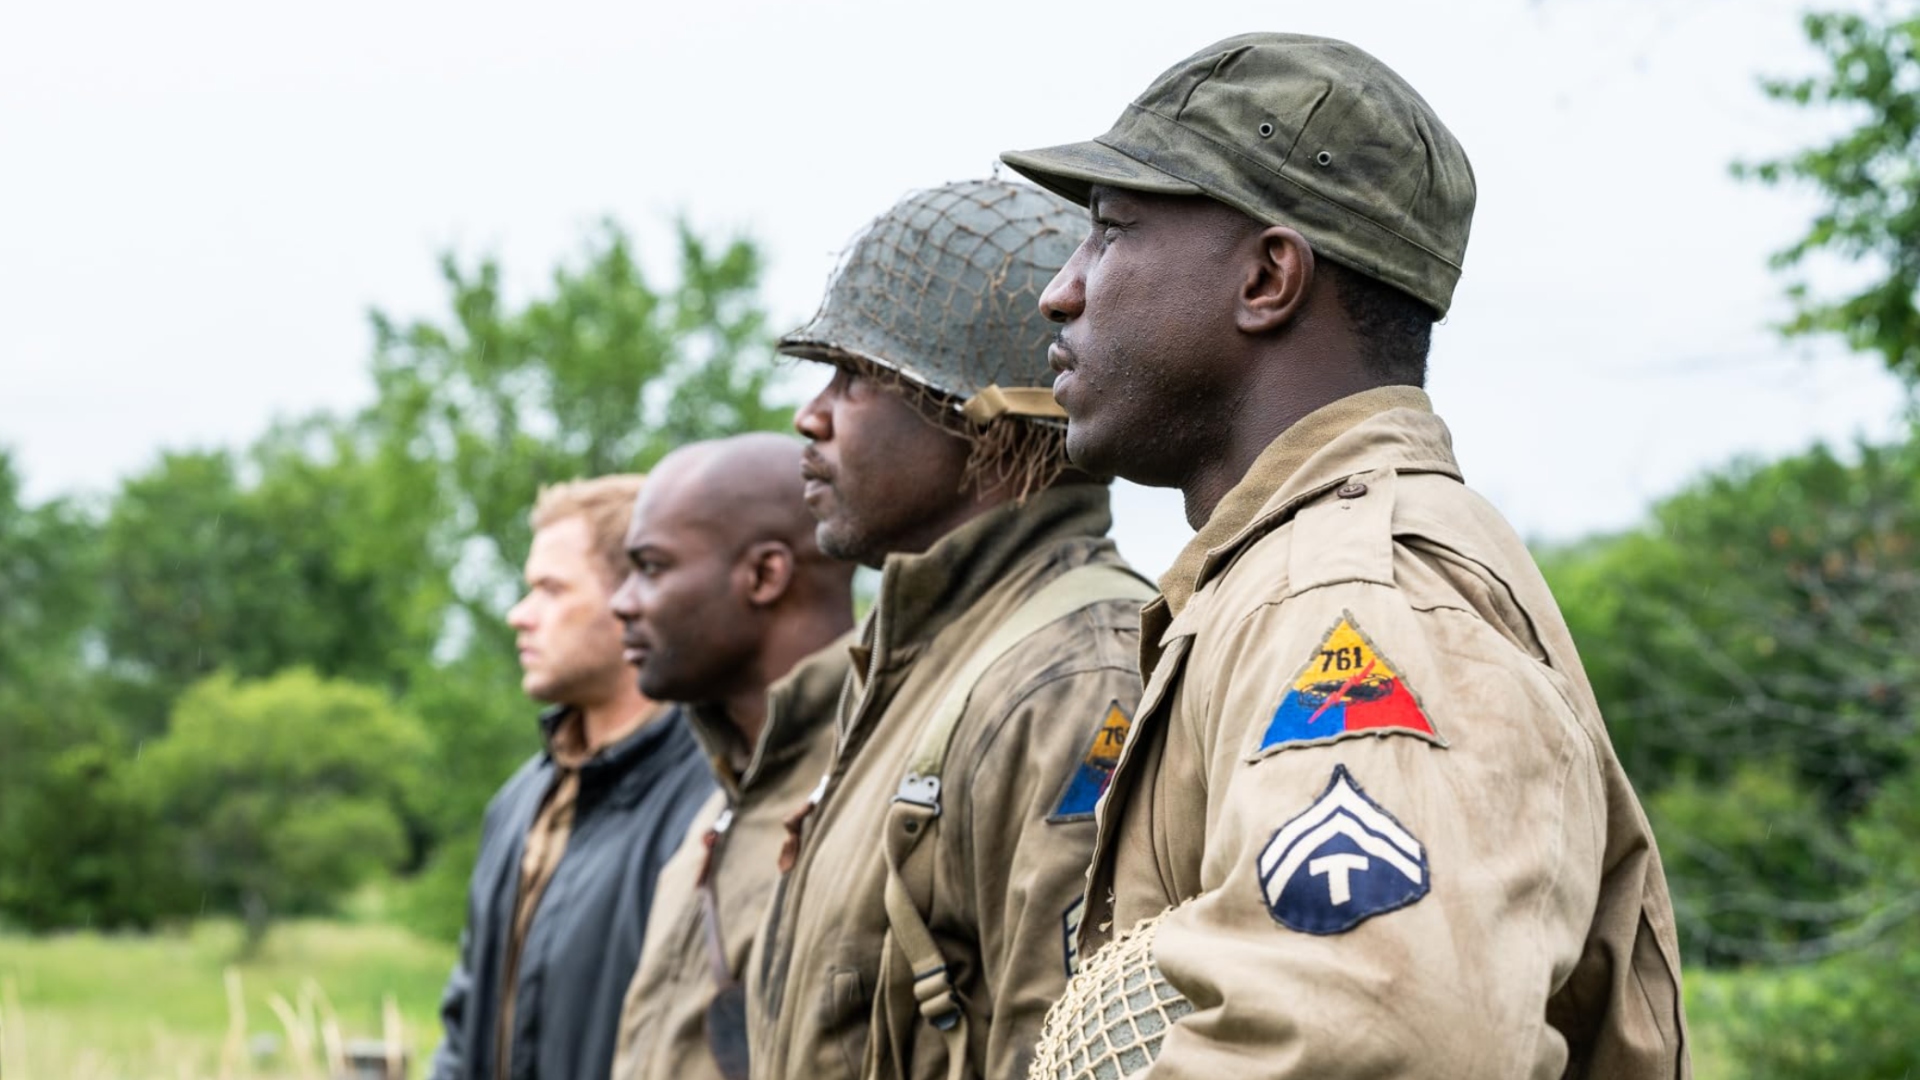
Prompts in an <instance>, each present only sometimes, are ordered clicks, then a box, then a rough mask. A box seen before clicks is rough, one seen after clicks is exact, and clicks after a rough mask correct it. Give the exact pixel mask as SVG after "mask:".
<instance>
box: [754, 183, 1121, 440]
mask: <svg viewBox="0 0 1920 1080" xmlns="http://www.w3.org/2000/svg"><path fill="white" fill-rule="evenodd" d="M1085 232H1086V214H1085V212H1084V211H1082V210H1080V209H1079V208H1078V207H1075V206H1074V205H1072V204H1071V203H1068V202H1066V201H1065V200H1063V199H1060V198H1058V197H1056V196H1054V195H1052V194H1050V193H1048V192H1045V191H1042V190H1041V189H1039V188H1036V187H1033V186H1031V185H1028V184H1023V183H1015V182H1012V181H1006V180H968V181H964V182H961V183H957V184H947V185H945V186H942V187H937V188H929V189H927V190H925V191H917V192H914V193H913V194H911V195H908V196H907V197H906V198H904V199H902V200H900V202H899V203H897V204H895V205H894V207H893V209H891V210H889V211H887V212H886V213H885V214H882V215H881V216H880V217H878V218H876V219H875V220H874V221H873V222H872V223H871V224H869V225H868V226H867V227H866V229H865V230H863V231H862V232H861V233H860V235H859V236H858V237H856V238H855V240H854V242H853V246H852V247H851V248H850V249H849V250H848V251H847V253H846V255H845V256H843V257H842V259H841V261H840V265H839V267H838V268H837V269H836V270H835V271H834V275H833V279H832V281H831V282H830V283H829V284H828V286H827V295H826V299H824V300H822V301H821V303H820V310H819V312H818V313H817V314H815V315H814V317H813V319H812V320H811V321H810V322H808V323H807V324H806V325H805V326H802V327H801V328H800V329H798V330H795V331H793V332H792V333H790V334H787V335H786V336H785V337H782V338H781V339H780V346H779V348H780V351H781V352H783V353H786V354H787V355H789V356H797V357H801V358H803V359H808V360H819V361H824V362H826V363H835V364H839V363H846V362H848V361H859V362H865V363H867V364H872V365H877V366H878V367H881V368H885V369H886V370H888V371H891V372H893V373H895V374H897V375H898V376H900V378H902V379H903V380H905V381H907V382H909V383H912V384H914V385H916V386H918V387H920V388H922V389H924V390H928V391H932V392H933V393H934V394H936V395H939V396H940V397H942V398H945V399H946V402H945V405H946V407H947V408H948V409H949V410H951V411H957V412H959V413H960V414H961V415H963V416H964V417H965V418H966V419H967V420H969V421H971V422H972V423H973V424H975V425H988V424H991V423H993V422H994V421H995V420H997V419H999V418H1000V417H1003V416H1010V417H1025V418H1028V419H1030V420H1040V421H1048V422H1059V423H1064V421H1065V418H1066V414H1065V413H1064V412H1062V411H1061V409H1060V406H1059V405H1057V404H1055V402H1054V400H1053V391H1052V389H1051V387H1052V385H1053V372H1052V370H1051V369H1050V368H1049V367H1048V365H1047V345H1048V343H1049V342H1050V341H1052V339H1053V326H1052V324H1051V323H1049V322H1048V321H1047V319H1046V317H1045V316H1044V315H1042V314H1041V313H1040V307H1039V300H1040V293H1041V291H1042V290H1043V289H1045V288H1046V287H1047V283H1048V282H1049V281H1052V280H1053V276H1054V275H1055V274H1056V273H1058V272H1059V271H1060V268H1061V267H1062V266H1064V265H1066V262H1067V260H1068V259H1069V258H1071V257H1072V255H1073V252H1074V249H1075V248H1076V247H1078V246H1079V244H1080V238H1081V236H1083V235H1084V234H1085ZM961 433H962V434H964V432H961Z"/></svg>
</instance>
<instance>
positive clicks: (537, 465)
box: [367, 222, 792, 653]
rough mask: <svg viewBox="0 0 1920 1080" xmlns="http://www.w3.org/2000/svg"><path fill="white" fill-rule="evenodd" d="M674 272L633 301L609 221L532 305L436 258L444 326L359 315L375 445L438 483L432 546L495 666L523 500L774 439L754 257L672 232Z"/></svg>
mask: <svg viewBox="0 0 1920 1080" xmlns="http://www.w3.org/2000/svg"><path fill="white" fill-rule="evenodd" d="M677 238H678V251H679V267H678V276H677V279H676V280H675V281H674V282H673V284H671V285H670V286H668V287H665V288H656V287H654V286H652V285H650V284H649V283H648V281H647V279H646V276H645V274H644V273H643V271H642V269H641V267H640V265H639V264H638V262H637V261H636V260H635V258H634V254H633V247H632V242H631V240H630V239H629V237H628V236H627V234H626V233H625V232H624V231H623V230H621V229H620V228H619V227H618V226H616V225H614V224H613V223H612V222H607V223H604V224H603V225H602V226H601V227H600V229H599V231H598V232H597V233H595V234H594V235H593V236H592V237H591V238H590V239H589V242H588V243H587V246H586V250H585V252H584V253H583V258H582V260H581V262H580V263H579V264H578V265H571V266H569V265H563V266H561V267H560V268H559V269H557V270H555V271H554V274H553V280H552V290H551V293H550V294H549V295H545V296H540V297H536V298H534V299H532V300H530V301H528V302H526V303H524V304H522V305H519V306H514V305H511V304H509V302H508V301H507V299H506V298H505V295H504V290H503V283H502V275H501V270H500V266H499V264H498V263H497V262H496V261H495V260H493V259H491V258H484V259H481V260H480V261H479V262H478V264H477V265H475V266H473V267H471V268H466V267H463V266H462V265H461V263H460V261H459V260H458V259H457V258H456V257H455V256H453V255H451V254H449V255H447V256H444V257H443V258H442V260H441V267H440V269H441V276H442V277H443V279H444V280H445V282H446V284H447V288H448V291H449V293H450V296H449V301H450V307H451V309H452V310H451V318H450V319H449V320H448V321H446V322H444V323H442V322H434V321H429V320H417V321H413V322H406V323H402V322H399V321H397V320H395V319H393V318H391V317H390V316H388V315H386V314H384V313H382V312H378V311H376V312H374V313H373V316H372V319H373V329H374V339H375V352H374V380H375V384H376V386H377V387H378V391H379V399H378V403H377V404H376V405H375V406H374V408H373V410H372V412H371V413H370V414H369V416H368V417H367V419H368V421H369V422H370V423H371V425H372V426H373V427H375V428H376V429H378V430H379V431H380V432H381V433H382V436H383V438H384V439H385V440H386V445H388V446H399V447H403V448H405V451H406V452H407V453H408V454H410V455H411V456H414V457H419V458H425V459H430V460H432V461H434V462H435V463H437V464H438V466H439V467H440V470H441V471H440V490H439V496H440V499H441V505H442V506H443V507H444V509H445V511H446V516H445V518H444V527H443V532H442V543H443V546H444V547H445V548H446V549H447V550H448V552H449V554H450V555H451V556H452V557H453V558H455V559H456V560H457V561H458V562H459V564H460V569H461V574H460V576H459V578H458V580H457V585H459V586H460V590H459V591H460V597H461V600H462V601H463V603H464V604H465V605H466V606H467V610H468V614H469V615H470V616H472V623H471V625H470V626H469V628H468V629H469V630H470V631H477V632H478V633H480V634H481V636H483V637H485V638H488V639H490V641H491V643H492V645H493V646H497V647H499V648H500V650H501V651H502V652H503V653H505V652H507V651H510V650H507V649H505V644H506V641H507V640H508V637H509V635H508V634H507V633H506V632H505V631H504V629H502V628H501V627H500V626H499V617H500V615H501V614H502V613H504V611H505V609H506V606H507V603H508V602H509V600H510V596H511V594H512V592H513V591H514V590H515V588H516V587H517V586H516V585H515V584H514V583H515V582H516V581H517V578H518V576H519V563H520V560H521V558H522V557H523V555H524V553H525V551H526V548H527V544H528V540H529V533H528V528H527V524H526V515H527V511H528V509H529V508H530V507H531V505H532V503H533V497H534V494H535V492H536V490H537V489H538V488H539V486H540V485H542V484H546V483H552V482H555V481H559V480H566V479H570V478H573V477H578V476H593V475H599V474H602V473H609V472H626V471H632V470H635V469H645V468H647V467H649V466H651V465H652V464H653V462H655V461H657V460H658V459H659V458H660V457H661V456H662V455H663V454H665V453H666V452H667V451H668V450H670V449H672V448H673V447H675V446H677V445H679V444H681V443H684V442H690V441H693V440H697V439H705V438H711V437H714V436H717V435H726V434H733V433H736V432H740V431H748V430H755V429H780V428H784V427H785V426H787V424H788V423H789V422H790V420H791V417H792V413H791V411H790V410H788V409H784V408H780V407H776V406H774V405H771V404H769V403H768V400H767V399H768V395H769V391H770V390H771V388H772V386H773V383H774V376H775V368H774V367H773V365H772V364H771V363H770V362H769V359H768V355H769V350H768V349H767V348H766V346H767V343H768V341H767V337H768V336H767V332H766V315H765V312H764V310H763V309H762V307H761V304H760V299H759V293H758V288H759V282H760V274H761V259H760V254H759V250H758V248H756V247H755V246H754V245H753V243H752V242H751V241H748V240H746V239H740V238H735V239H732V240H729V241H726V242H724V243H721V244H719V245H713V244H710V243H709V242H708V241H706V240H703V239H702V238H700V237H699V236H697V235H696V234H695V233H694V232H693V231H692V229H691V228H690V227H689V226H687V225H686V224H685V223H684V222H683V223H681V224H680V225H679V226H678V229H677Z"/></svg>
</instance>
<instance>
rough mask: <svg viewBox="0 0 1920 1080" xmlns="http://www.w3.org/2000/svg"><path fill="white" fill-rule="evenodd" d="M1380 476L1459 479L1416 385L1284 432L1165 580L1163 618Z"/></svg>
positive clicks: (1317, 413)
mask: <svg viewBox="0 0 1920 1080" xmlns="http://www.w3.org/2000/svg"><path fill="white" fill-rule="evenodd" d="M1375 469H1392V470H1394V471H1396V472H1438V473H1444V474H1446V475H1448V476H1452V477H1453V478H1455V479H1459V478H1460V466H1459V465H1458V464H1457V463H1456V462H1455V461H1454V457H1453V439H1452V437H1451V436H1450V435H1449V434H1448V433H1447V427H1446V425H1445V424H1444V423H1442V422H1441V420H1440V418H1439V417H1437V416H1435V415H1434V414H1433V404H1432V402H1431V401H1430V400H1429V399H1428V397H1427V395H1426V392H1425V391H1423V390H1420V389H1417V388H1415V387H1411V386H1382V387H1376V388H1375V389H1372V390H1365V391H1362V392H1361V393H1358V394H1353V395H1351V396H1348V397H1344V398H1341V399H1340V400H1338V401H1335V402H1332V403H1331V404H1328V405H1324V406H1322V407H1321V408H1319V409H1316V410H1314V411H1313V412H1311V413H1308V414H1307V415H1306V416H1305V417H1302V418H1301V419H1300V420H1299V421H1298V422H1297V423H1295V424H1294V425H1293V426H1292V427H1289V428H1288V429H1287V430H1286V431H1283V432H1281V433H1280V437H1279V438H1277V439H1275V440H1274V441H1273V442H1271V443H1269V444H1268V445H1267V448H1266V449H1265V450H1263V451H1261V452H1260V456H1259V457H1257V458H1255V459H1254V462H1253V465H1252V466H1251V467H1249V468H1248V469H1247V473H1246V475H1245V476H1242V477H1241V478H1240V482H1239V483H1237V484H1235V485H1234V486H1233V488H1232V489H1231V490H1230V491H1228V492H1227V494H1226V496H1225V497H1223V498H1222V499H1221V500H1220V503H1219V505H1217V506H1215V507H1214V508H1213V515H1212V516H1211V517H1209V518H1207V522H1206V524H1205V525H1202V526H1201V527H1200V531H1199V532H1197V533H1195V534H1194V537H1193V539H1192V540H1191V541H1189V542H1188V543H1187V546H1186V547H1185V548H1183V549H1181V552H1180V555H1179V557H1178V558H1176V559H1175V560H1174V562H1173V566H1172V568H1170V569H1169V570H1168V571H1167V572H1166V574H1165V575H1163V576H1162V577H1161V578H1160V594H1161V596H1162V597H1163V598H1164V602H1165V607H1166V611H1167V615H1165V616H1163V618H1170V617H1171V616H1173V615H1178V614H1179V613H1180V611H1181V610H1182V609H1183V608H1185V607H1186V605H1187V601H1189V600H1191V599H1192V598H1193V594H1194V593H1195V592H1198V591H1199V590H1200V589H1201V588H1202V587H1204V586H1205V585H1206V583H1207V581H1208V580H1209V579H1211V578H1212V577H1213V574H1214V571H1216V570H1217V569H1218V568H1219V567H1221V566H1224V565H1225V564H1226V563H1227V561H1228V559H1229V557H1230V556H1232V555H1233V553H1234V552H1236V551H1238V550H1239V549H1241V548H1242V547H1245V546H1246V545H1247V544H1248V543H1251V542H1252V541H1253V540H1255V539H1257V538H1258V537H1260V536H1263V535H1265V534H1266V533H1268V532H1270V531H1272V530H1273V529H1275V528H1278V527H1279V526H1280V525H1281V524H1283V523H1284V522H1285V521H1286V520H1287V519H1288V518H1289V517H1291V516H1292V514H1293V511H1295V510H1297V509H1298V508H1299V507H1300V506H1301V505H1302V504H1303V503H1305V502H1307V501H1309V500H1310V499H1312V498H1313V497H1314V496H1317V495H1319V494H1321V493H1323V492H1325V491H1327V490H1328V489H1330V488H1333V487H1336V486H1338V485H1340V484H1341V483H1343V482H1344V481H1345V480H1346V479H1347V478H1348V477H1350V476H1352V475H1354V474H1355V473H1363V472H1370V471H1372V470H1375ZM1155 636H1156V637H1157V636H1158V635H1155Z"/></svg>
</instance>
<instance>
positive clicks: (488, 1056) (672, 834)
mask: <svg viewBox="0 0 1920 1080" xmlns="http://www.w3.org/2000/svg"><path fill="white" fill-rule="evenodd" d="M641 479H642V478H641V477H639V476H630V475H627V476H602V477H596V478H594V479H591V480H578V481H573V482H571V483H566V484H558V485H555V486H553V487H549V488H545V489H543V490H542V491H541V492H540V496H539V499H538V501H537V502H536V503H535V505H534V509H533V514H532V519H531V520H532V525H533V530H534V532H533V543H532V546H531V548H530V549H529V551H528V553H527V564H526V584H527V592H526V595H525V596H524V597H522V598H521V600H520V602H519V603H517V604H515V605H514V606H513V609H512V610H511V611H510V612H508V613H507V623H508V625H510V626H512V627H513V629H514V646H515V648H516V650H517V651H518V654H519V659H520V669H521V672H522V675H521V683H520V685H521V688H522V689H523V690H525V691H526V693H527V696H528V697H531V698H533V699H534V700H536V701H541V702H545V703H546V704H547V708H546V709H545V710H544V711H543V712H542V713H541V714H540V732H541V735H542V737H543V739H544V741H545V747H544V748H543V749H542V750H541V751H540V752H539V753H537V754H535V755H534V756H533V758H532V759H531V760H529V761H528V762H527V763H526V764H525V765H523V766H521V768H520V770H519V771H518V772H516V773H515V774H514V775H513V777H512V779H510V780H508V781H507V783H506V785H505V786H503V787H502V788H501V789H500V791H499V793H498V794H496V795H495V796H494V798H493V801H492V803H490V804H489V805H488V807H487V813H486V818H485V821H484V823H483V824H482V827H481V838H480V856H479V859H478V860H477V861H476V863H475V865H474V871H473V880H472V882H471V884H470V886H469V888H468V893H467V926H466V930H465V932H464V933H462V935H461V941H460V956H459V959H458V960H457V961H456V962H455V965H454V969H453V974H452V976H451V977H450V978H449V979H448V980H447V988H446V992H445V994H444V996H443V998H442V1001H441V1008H440V1013H441V1019H442V1022H443V1024H444V1026H445V1029H446V1035H445V1038H444V1040H443V1041H442V1043H441V1045H440V1049H439V1050H438V1051H436V1052H435V1054H434V1056H433V1065H432V1070H431V1075H432V1077H433V1078H434V1080H456V1078H460V1080H519V1078H522V1077H534V1076H542V1077H584V1076H604V1075H606V1073H607V1071H608V1069H609V1068H610V1066H611V1064H612V1061H613V1045H614V1036H615V1033H616V1030H617V1025H618V1023H619V1018H620V1000H621V994H622V991H624V990H625V989H626V985H627V980H628V979H629V978H630V977H631V976H632V975H633V971H634V967H635V966H636V965H637V964H638V962H639V959H640V948H641V943H642V940H643V938H644V936H645V930H646V925H647V913H648V909H649V908H650V907H651V906H652V900H653V889H654V879H655V878H656V877H657V876H658V875H659V872H660V867H661V866H662V864H664V863H665V862H666V860H667V858H668V857H669V856H671V855H672V854H673V850H674V848H675V847H676V846H677V845H678V844H679V841H680V838H681V836H682V835H683V834H684V833H685V832H686V829H687V825H688V823H689V821H690V820H691V819H692V817H693V814H694V812H695V811H696V810H698V809H699V807H700V804H701V803H702V802H703V801H705V799H706V798H707V796H708V794H709V793H710V792H711V791H712V789H713V780H712V777H711V775H710V774H709V773H708V771H707V767H706V762H705V760H704V758H703V757H702V756H701V753H700V749H699V747H698V745H697V744H696V743H695V742H694V739H693V736H692V734H691V733H690V732H689V731H688V729H687V723H686V719H685V717H684V716H683V715H682V713H681V710H680V709H678V708H677V707H673V706H663V705H655V704H654V703H653V702H650V701H648V700H647V699H646V698H645V697H644V696H642V695H641V693H640V691H639V688H638V683H637V680H636V677H635V672H634V669H633V668H632V667H630V666H628V665H627V664H626V663H625V662H624V660H623V659H622V657H621V652H622V646H621V642H620V622H619V620H617V619H615V618H614V616H613V613H612V611H611V609H610V608H609V606H608V605H609V601H610V600H611V598H612V595H613V591H614V589H615V588H617V587H618V585H619V582H620V578H621V576H622V575H623V574H624V573H625V560H626V554H625V549H624V546H623V543H622V542H623V540H624V538H625V533H626V526H627V518H628V515H629V514H631V513H632V511H633V503H634V499H635V497H636V496H637V495H638V494H639V491H640V483H641Z"/></svg>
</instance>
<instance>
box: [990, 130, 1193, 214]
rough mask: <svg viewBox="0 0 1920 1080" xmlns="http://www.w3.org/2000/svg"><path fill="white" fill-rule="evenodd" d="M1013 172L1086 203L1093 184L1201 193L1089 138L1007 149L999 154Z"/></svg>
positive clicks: (1076, 200)
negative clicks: (1065, 142)
mask: <svg viewBox="0 0 1920 1080" xmlns="http://www.w3.org/2000/svg"><path fill="white" fill-rule="evenodd" d="M1000 160H1001V161H1004V162H1006V163H1007V165H1008V166H1009V167H1011V168H1012V169H1013V170H1014V171H1015V172H1017V173H1019V174H1020V175H1022V176H1024V177H1026V178H1027V179H1029V180H1031V181H1033V182H1034V183H1036V184H1039V185H1040V186H1041V187H1043V188H1046V189H1047V190H1048V191H1051V192H1053V193H1054V194H1055V195H1058V196H1060V197H1061V198H1063V199H1069V200H1071V201H1073V202H1076V203H1079V204H1080V205H1081V206H1085V205H1087V203H1088V201H1089V199H1090V198H1091V195H1090V192H1091V190H1092V188H1093V185H1095V184H1102V185H1105V186H1107V187H1117V188H1124V189H1126V190H1128V191H1146V192H1151V193H1153V194H1155V195H1203V194H1205V192H1203V191H1201V190H1200V188H1199V187H1197V186H1195V185H1193V184H1190V183H1188V182H1186V181H1185V180H1182V179H1180V178H1179V177H1177V176H1174V175H1173V174H1172V173H1165V172H1161V171H1160V170H1159V169H1156V168H1154V167H1153V166H1151V165H1148V164H1146V163H1144V162H1141V161H1138V160H1136V159H1134V158H1130V157H1128V156H1127V155H1125V154H1123V153H1121V152H1120V151H1118V150H1115V149H1114V148H1113V147H1111V146H1108V145H1107V144H1106V143H1103V142H1097V141H1092V140H1089V141H1087V142H1077V143H1068V144H1066V145H1065V146H1049V147H1047V148H1046V149H1044V150H1009V151H1007V152H1006V153H1004V154H1001V155H1000Z"/></svg>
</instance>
